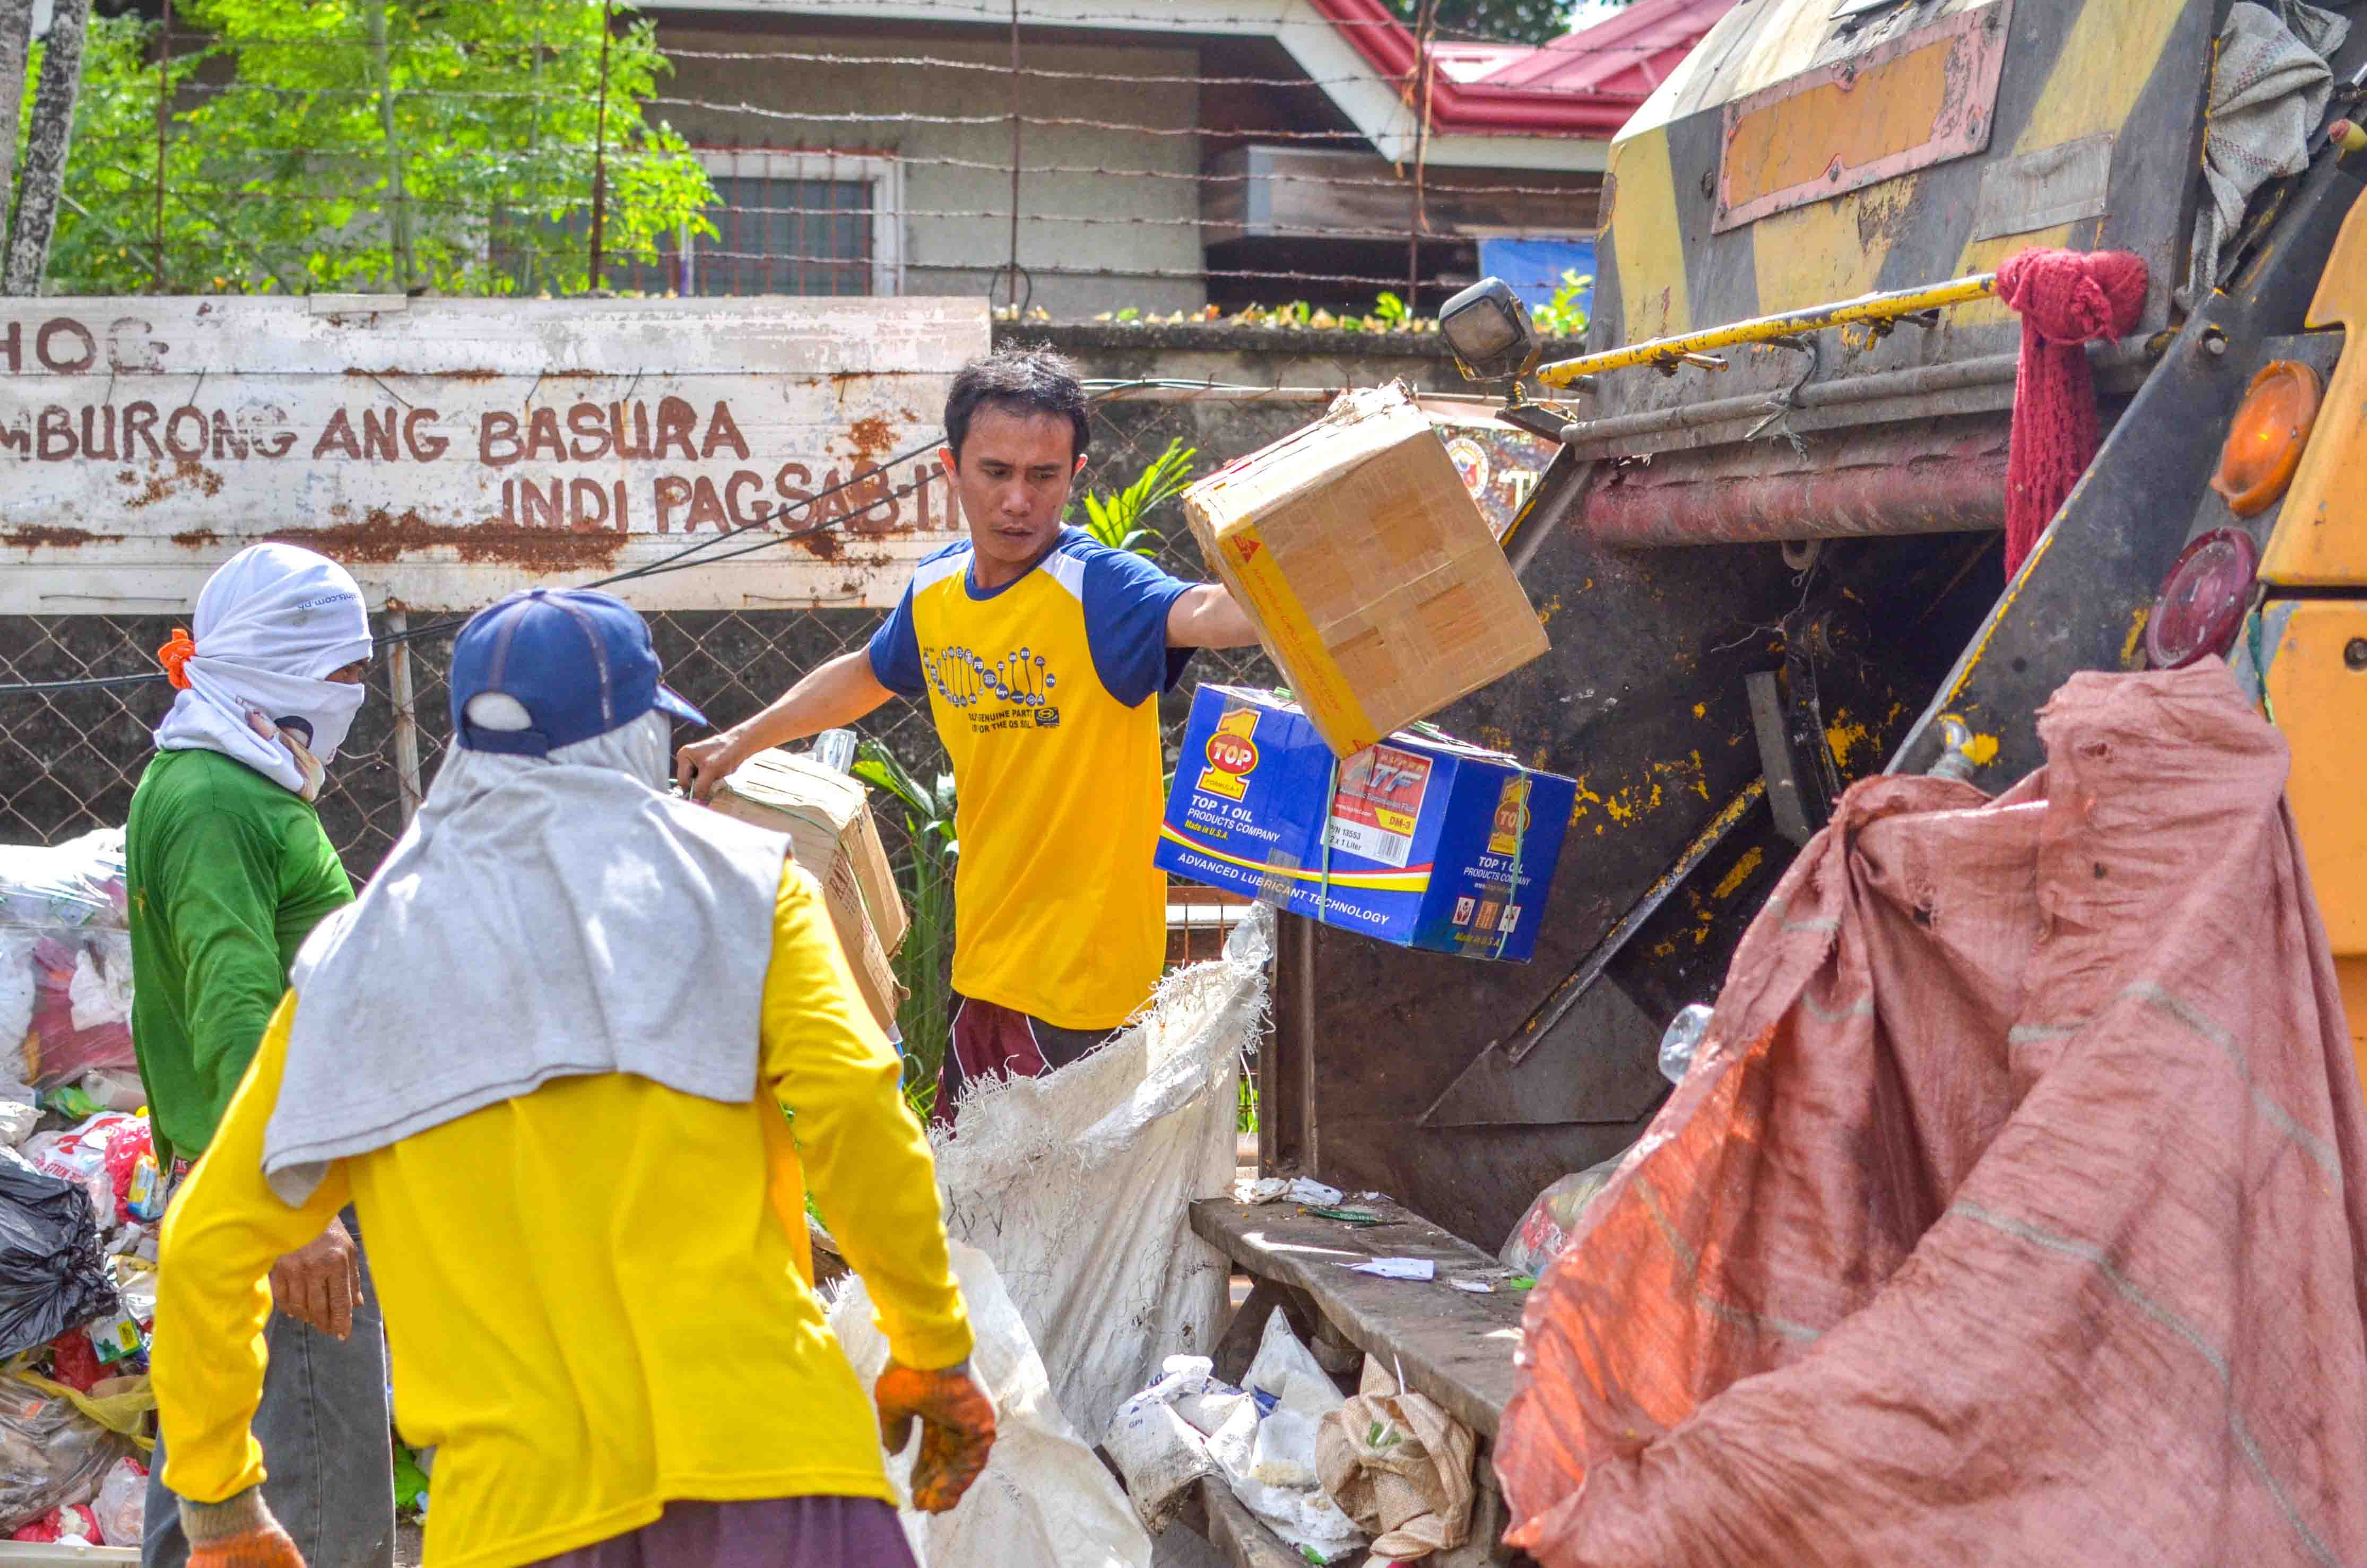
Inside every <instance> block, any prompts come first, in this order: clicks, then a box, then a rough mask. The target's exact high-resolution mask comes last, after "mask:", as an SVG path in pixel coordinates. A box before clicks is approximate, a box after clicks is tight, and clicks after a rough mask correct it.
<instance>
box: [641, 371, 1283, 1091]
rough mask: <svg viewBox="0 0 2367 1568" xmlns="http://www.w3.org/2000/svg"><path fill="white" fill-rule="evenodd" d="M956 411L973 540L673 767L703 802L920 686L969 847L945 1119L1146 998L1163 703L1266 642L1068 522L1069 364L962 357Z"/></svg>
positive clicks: (1159, 888)
mask: <svg viewBox="0 0 2367 1568" xmlns="http://www.w3.org/2000/svg"><path fill="white" fill-rule="evenodd" d="M945 423H946V445H945V448H944V449H943V450H942V451H941V452H940V453H939V454H938V459H939V461H940V462H941V463H942V465H943V466H944V469H945V471H946V475H947V477H948V478H949V479H950V480H951V481H952V484H953V489H954V494H955V495H956V496H957V499H958V500H959V502H960V505H961V513H962V517H963V518H964V520H965V522H966V523H967V525H968V530H969V536H970V537H969V538H968V540H963V541H961V542H959V543H957V544H953V545H949V546H947V547H946V549H944V550H942V551H938V552H937V553H935V554H934V555H932V556H930V557H929V558H928V559H927V560H925V561H923V562H922V563H921V564H920V566H919V567H918V568H917V569H915V571H914V573H913V574H912V584H911V585H910V586H909V587H907V588H906V589H905V591H904V597H903V599H902V602H900V604H899V605H898V606H897V607H896V610H895V613H894V614H892V615H891V616H889V618H888V619H887V620H886V621H885V622H884V623H883V624H882V625H881V626H880V628H879V630H878V632H877V633H876V634H875V635H874V636H873V638H872V640H871V642H870V645H869V646H868V647H867V648H864V649H859V650H857V651H855V652H854V653H847V654H844V655H843V656H841V657H839V658H837V659H834V660H832V661H831V662H830V663H829V664H827V665H822V666H821V668H820V669H817V670H815V671H814V672H813V673H812V674H810V675H809V676H806V678H805V679H803V680H801V681H799V682H798V684H797V685H796V686H795V687H792V688H791V689H790V691H789V692H788V693H787V695H786V696H785V697H783V698H781V699H779V700H778V701H776V702H775V703H774V704H773V705H772V706H771V707H769V708H767V709H765V710H764V711H763V712H762V713H759V714H757V715H756V716H755V717H754V718H752V719H750V720H748V721H746V722H743V723H742V724H739V725H737V726H735V727H733V728H732V729H730V730H729V731H726V732H725V733H722V734H720V735H719V736H716V737H715V738H714V739H712V740H708V741H705V742H700V743H697V744H692V745H687V746H685V747H684V748H683V749H682V751H681V753H680V756H679V767H678V770H677V777H678V778H679V781H680V782H681V783H682V785H683V787H684V788H685V790H689V791H690V792H691V793H692V794H694V795H697V796H700V797H704V796H705V795H706V794H707V792H708V790H712V789H713V788H714V786H715V784H716V783H717V782H718V781H719V780H720V779H721V778H724V777H725V776H727V775H728V774H730V771H731V770H732V769H733V768H734V767H738V766H739V765H740V764H741V763H742V762H743V761H745V760H746V759H747V758H748V757H749V756H753V755H754V754H755V753H757V752H759V751H762V750H764V749H765V748H766V747H769V746H776V745H780V744H784V743H785V742H788V741H792V740H797V739H799V738H801V737H803V736H806V735H810V734H814V733H818V732H820V731H822V730H826V729H831V728H833V727H836V726H839V725H843V724H847V723H851V722H854V721H855V720H856V719H859V718H861V717H862V716H863V715H865V714H866V713H869V712H870V711H872V710H874V709H876V708H878V706H879V705H880V704H882V703H884V702H886V701H887V700H888V699H889V698H890V697H905V698H915V699H917V698H920V697H923V696H924V695H925V696H926V698H927V699H928V702H929V709H930V713H931V716H932V717H933V718H934V720H935V722H936V727H937V734H938V736H939V738H940V739H941V740H942V741H943V742H944V743H945V747H946V754H947V755H948V756H950V757H951V758H952V760H953V767H954V783H955V793H956V801H957V805H956V821H955V828H956V832H957V836H958V839H959V842H960V845H961V855H960V858H959V861H958V862H957V872H956V876H955V885H954V902H955V945H954V967H953V985H954V991H955V993H956V994H957V997H958V999H959V1004H960V1005H959V1008H958V1011H957V1014H956V1016H955V1020H954V1039H953V1040H952V1042H951V1044H950V1045H949V1046H948V1049H947V1051H946V1066H945V1072H944V1076H943V1078H942V1079H941V1080H940V1085H939V1092H938V1097H937V1106H938V1112H937V1114H938V1116H939V1118H940V1119H946V1118H949V1116H950V1114H951V1112H952V1110H953V1108H954V1105H955V1101H956V1099H957V1096H958V1094H959V1092H960V1090H961V1088H962V1087H963V1085H965V1084H967V1083H968V1082H970V1081H972V1080H974V1079H976V1078H978V1077H980V1076H981V1075H983V1074H988V1073H996V1072H1000V1073H1016V1074H1035V1073H1038V1072H1041V1071H1043V1070H1045V1069H1046V1068H1048V1067H1057V1066H1062V1065H1065V1064H1066V1063H1067V1062H1071V1061H1074V1060H1075V1059H1076V1058H1077V1057H1079V1056H1081V1055H1082V1054H1083V1053H1084V1052H1085V1051H1089V1050H1091V1049H1092V1048H1093V1046H1095V1045H1097V1044H1099V1043H1100V1042H1101V1041H1102V1040H1104V1039H1106V1038H1107V1036H1108V1035H1109V1033H1110V1032H1111V1031H1112V1030H1114V1029H1116V1028H1118V1027H1119V1026H1121V1025H1123V1024H1124V1023H1125V1022H1126V1021H1127V1018H1128V1017H1131V1016H1132V1015H1133V1014H1134V1013H1135V1012H1136V1011H1137V1010H1138V1008H1140V1007H1141V1006H1142V1005H1143V1004H1144V1003H1145V1002H1147V1001H1148V1000H1149V999H1150V992H1151V988H1152V987H1153V986H1154V985H1156V984H1157V983H1158V980H1159V973H1160V970H1161V965H1162V963H1163V960H1164V957H1165V952H1166V885H1167V884H1166V878H1165V875H1164V874H1163V873H1162V872H1161V871H1160V870H1159V869H1157V868H1155V867H1154V866H1153V865H1152V864H1151V853H1152V851H1153V849H1154V848H1155V847H1156V846H1157V841H1158V835H1159V818H1160V811H1161V798H1160V779H1161V771H1162V768H1161V753H1160V733H1159V710H1158V701H1157V699H1158V697H1159V694H1160V693H1161V691H1163V690H1165V689H1167V688H1168V687H1171V686H1172V685H1173V684H1174V682H1175V680H1176V679H1177V678H1178V677H1179V676H1181V674H1182V673H1183V663H1184V661H1185V660H1186V659H1187V658H1188V657H1189V656H1190V652H1191V650H1192V649H1195V648H1232V647H1241V646H1245V645H1247V644H1249V643H1251V642H1256V641H1257V632H1256V629H1255V628H1254V627H1253V626H1252V625H1251V622H1250V619H1249V618H1248V617H1247V616H1246V615H1245V614H1243V613H1242V611H1241V609H1240V607H1239V606H1237V605H1236V604H1235V603H1234V602H1233V600H1232V598H1231V597H1230V596H1229V594H1227V593H1226V591H1225V590H1224V588H1223V587H1222V586H1220V585H1216V584H1207V583H1203V584H1191V583H1184V582H1182V581H1180V580H1178V579H1176V578H1174V577H1171V576H1169V575H1168V574H1166V573H1164V572H1162V571H1161V570H1160V569H1159V568H1158V567H1156V566H1154V565H1152V564H1151V563H1150V562H1148V561H1146V560H1144V559H1142V558H1141V557H1139V556H1137V555H1132V554H1129V553H1127V552H1126V551H1118V550H1113V549H1110V548H1109V547H1107V546H1105V545H1102V544H1100V543H1097V542H1096V541H1095V540H1093V538H1092V536H1090V535H1088V534H1086V533H1084V532H1083V531H1082V530H1081V529H1077V528H1065V527H1063V526H1062V524H1061V521H1060V518H1061V514H1062V513H1063V512H1064V511H1065V510H1066V508H1067V506H1068V504H1069V497H1070V487H1071V486H1072V485H1073V483H1075V480H1076V477H1077V474H1078V473H1079V472H1081V471H1082V468H1083V466H1084V460H1085V448H1086V442H1087V439H1088V437H1089V436H1090V434H1091V427H1090V425H1089V423H1088V421H1087V418H1086V412H1085V394H1084V388H1083V386H1082V383H1081V382H1080V381H1078V379H1077V376H1076V373H1075V371H1074V369H1072V368H1071V367H1070V365H1069V363H1068V362H1067V361H1066V360H1064V359H1062V358H1060V357H1059V356H1058V355H1056V354H1053V353H1051V352H1050V351H1049V350H1033V351H1026V350H1004V351H1002V352H1001V353H997V354H994V355H991V356H989V357H987V358H983V359H979V360H974V361H972V362H971V363H970V364H968V365H967V366H965V367H964V368H963V369H962V370H961V372H960V374H959V375H957V377H955V379H954V384H953V389H952V392H951V394H950V395H949V396H948V397H947V399H946V421H945Z"/></svg>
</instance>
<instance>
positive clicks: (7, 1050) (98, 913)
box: [0, 828, 137, 1099]
mask: <svg viewBox="0 0 2367 1568" xmlns="http://www.w3.org/2000/svg"><path fill="white" fill-rule="evenodd" d="M136 1066H137V1062H136V1059H135V1058H134V1057H133V1055H132V1053H131V936H130V928H129V924H128V920H127V916H126V904H125V898H124V873H123V830H122V829H120V828H102V829H99V830H97V831H96V832H92V833H86V834H85V835H82V836H81V837H80V838H76V839H73V840H70V841H69V842H67V843H64V844H61V845H57V846H53V847H48V848H43V847H39V846H17V845H7V846H0V1096H6V1094H7V1091H8V1087H9V1085H18V1086H19V1089H18V1093H17V1095H16V1096H14V1097H16V1098H18V1099H30V1097H31V1096H29V1095H27V1094H24V1093H23V1092H22V1086H25V1085H29V1086H30V1087H31V1088H34V1089H48V1088H52V1087H55V1086H57V1085H61V1084H68V1083H72V1082H74V1080H76V1079H78V1078H80V1077H81V1076H83V1074H85V1073H88V1072H90V1071H92V1070H94V1069H130V1068H134V1067H136Z"/></svg>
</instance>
